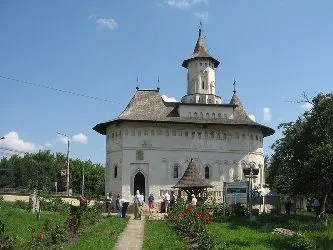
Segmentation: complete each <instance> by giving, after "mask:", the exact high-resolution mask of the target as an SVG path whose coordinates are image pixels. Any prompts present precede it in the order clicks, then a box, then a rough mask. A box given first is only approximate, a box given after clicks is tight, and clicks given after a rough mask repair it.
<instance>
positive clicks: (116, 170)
mask: <svg viewBox="0 0 333 250" xmlns="http://www.w3.org/2000/svg"><path fill="white" fill-rule="evenodd" d="M113 177H114V178H115V179H117V177H118V166H117V165H116V166H114V173H113Z"/></svg>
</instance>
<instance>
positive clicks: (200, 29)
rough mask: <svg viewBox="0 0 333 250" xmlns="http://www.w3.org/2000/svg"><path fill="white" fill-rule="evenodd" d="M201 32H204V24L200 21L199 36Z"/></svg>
mask: <svg viewBox="0 0 333 250" xmlns="http://www.w3.org/2000/svg"><path fill="white" fill-rule="evenodd" d="M201 31H202V22H201V21H200V23H199V36H201Z"/></svg>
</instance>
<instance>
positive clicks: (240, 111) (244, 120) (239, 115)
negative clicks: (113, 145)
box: [93, 90, 274, 137]
mask: <svg viewBox="0 0 333 250" xmlns="http://www.w3.org/2000/svg"><path fill="white" fill-rule="evenodd" d="M179 105H187V104H182V103H179V102H165V101H164V100H163V98H162V96H161V95H160V93H159V91H158V90H137V91H136V93H135V95H134V96H133V98H132V99H131V101H130V102H129V104H128V105H127V107H126V108H125V110H124V111H123V112H122V113H121V114H120V115H119V116H118V117H116V118H115V119H112V120H108V121H105V122H102V123H99V124H97V125H96V126H95V127H94V128H93V129H94V130H95V131H97V132H98V133H100V134H103V135H105V134H106V129H107V127H108V126H110V125H111V124H119V123H122V122H153V123H156V122H159V123H173V124H175V123H178V124H179V123H182V124H203V125H207V124H211V125H221V126H230V125H231V126H250V127H256V128H259V129H260V130H261V131H262V133H263V136H264V137H265V136H269V135H272V134H274V130H273V129H272V128H269V127H267V126H264V125H261V124H259V123H256V122H254V121H252V120H251V119H250V118H249V117H248V116H247V115H246V112H245V110H244V108H243V106H242V105H241V102H240V100H239V98H238V97H237V96H236V95H234V96H233V97H232V99H231V101H230V104H205V105H207V106H210V105H211V106H221V107H223V106H228V107H230V106H231V107H234V118H233V119H226V118H196V117H180V116H179V113H178V107H179ZM192 105H198V106H200V105H202V104H192Z"/></svg>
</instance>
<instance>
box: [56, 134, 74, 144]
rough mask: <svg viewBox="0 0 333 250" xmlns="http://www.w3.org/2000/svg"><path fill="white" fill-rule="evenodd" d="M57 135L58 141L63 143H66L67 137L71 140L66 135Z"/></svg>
mask: <svg viewBox="0 0 333 250" xmlns="http://www.w3.org/2000/svg"><path fill="white" fill-rule="evenodd" d="M57 136H58V140H59V141H60V142H62V143H63V144H67V142H68V139H69V141H71V139H70V138H68V137H66V136H63V135H59V134H58V135H57Z"/></svg>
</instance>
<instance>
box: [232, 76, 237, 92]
mask: <svg viewBox="0 0 333 250" xmlns="http://www.w3.org/2000/svg"><path fill="white" fill-rule="evenodd" d="M232 85H234V90H233V91H232V92H234V94H236V80H235V78H234V83H233V84H232Z"/></svg>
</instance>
